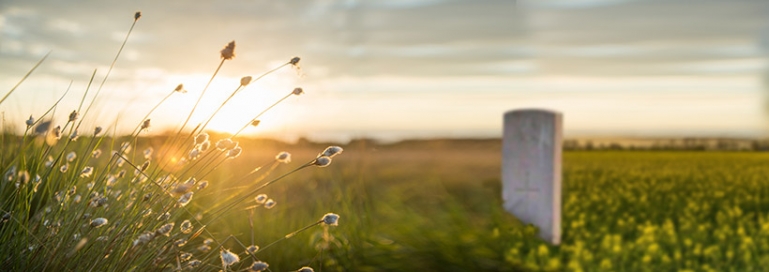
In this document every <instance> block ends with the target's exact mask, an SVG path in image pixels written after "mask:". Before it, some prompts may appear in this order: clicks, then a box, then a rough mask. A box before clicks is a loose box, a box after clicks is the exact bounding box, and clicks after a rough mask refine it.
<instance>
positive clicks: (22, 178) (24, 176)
mask: <svg viewBox="0 0 769 272" xmlns="http://www.w3.org/2000/svg"><path fill="white" fill-rule="evenodd" d="M27 182H29V172H27V171H26V170H24V171H21V172H19V178H18V179H16V188H19V186H23V185H27Z"/></svg>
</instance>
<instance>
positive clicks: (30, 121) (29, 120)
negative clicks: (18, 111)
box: [26, 115, 35, 127]
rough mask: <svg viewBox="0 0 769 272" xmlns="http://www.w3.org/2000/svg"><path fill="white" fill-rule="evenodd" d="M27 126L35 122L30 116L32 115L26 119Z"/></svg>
mask: <svg viewBox="0 0 769 272" xmlns="http://www.w3.org/2000/svg"><path fill="white" fill-rule="evenodd" d="M26 124H27V127H31V126H32V125H34V124H35V118H32V115H30V116H29V119H27V121H26Z"/></svg>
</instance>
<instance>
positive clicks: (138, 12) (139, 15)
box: [134, 11, 142, 21]
mask: <svg viewBox="0 0 769 272" xmlns="http://www.w3.org/2000/svg"><path fill="white" fill-rule="evenodd" d="M141 17H142V12H141V11H137V12H136V13H134V21H136V20H139V18H141Z"/></svg>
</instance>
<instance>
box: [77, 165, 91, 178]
mask: <svg viewBox="0 0 769 272" xmlns="http://www.w3.org/2000/svg"><path fill="white" fill-rule="evenodd" d="M91 174H93V167H91V166H86V167H85V168H83V171H82V172H80V177H81V178H87V177H90V176H91Z"/></svg>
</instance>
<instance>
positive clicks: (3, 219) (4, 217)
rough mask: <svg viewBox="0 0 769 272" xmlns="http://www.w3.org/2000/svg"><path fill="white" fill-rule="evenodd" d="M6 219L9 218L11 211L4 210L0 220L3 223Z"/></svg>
mask: <svg viewBox="0 0 769 272" xmlns="http://www.w3.org/2000/svg"><path fill="white" fill-rule="evenodd" d="M8 220H11V213H9V212H5V213H4V214H3V218H2V219H0V222H2V223H5V222H8Z"/></svg>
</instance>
